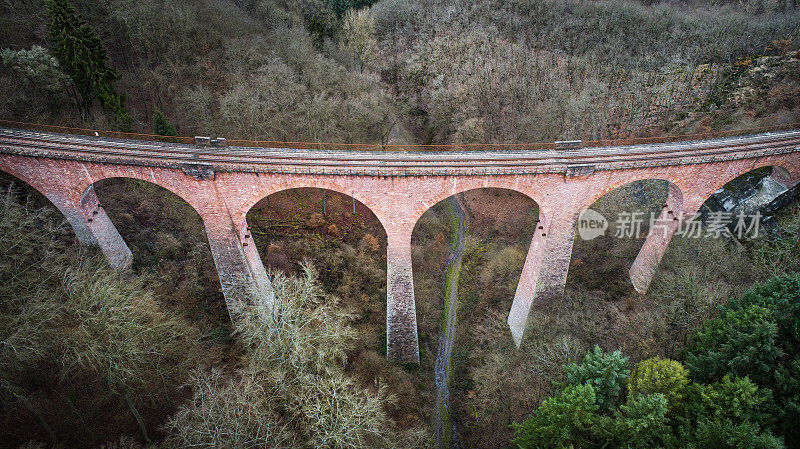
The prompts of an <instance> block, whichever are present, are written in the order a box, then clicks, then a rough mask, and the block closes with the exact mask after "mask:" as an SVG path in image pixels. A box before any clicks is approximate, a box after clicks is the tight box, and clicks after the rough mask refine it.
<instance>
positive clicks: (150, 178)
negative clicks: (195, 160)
mask: <svg viewBox="0 0 800 449" xmlns="http://www.w3.org/2000/svg"><path fill="white" fill-rule="evenodd" d="M93 168H94V167H91V166H88V164H87V171H88V173H89V175H90V176H91V179H90V180H89V181H88V182H86V183H84V184H88V185H84V186H82V190H81V206H83V205H84V204H83V202H84V200H85V199H86V195H87V193H88V192H89V191H90V190H93V189H94V186H95V185H96V184H97V183H98V182H100V181H104V180H107V179H115V178H120V179H135V180H137V181H143V182H146V183H148V184H152V185H155V186H158V187H161V188H162V189H164V190H166V191H168V192H170V193H172V194H173V195H175V196H177V197H178V198H180V199H181V200H183V202H185V203H186V204H188V205H189V206H191V207H192V209H193V210H194V211H195V213H197V214H198V215H199V216H200V217H202V216H203V215H202V214H201V213H200V211H201V210H202V206H201V205H200V204H199V203H198V202H197V201H196V198H195V195H193V194H192V192H191V190H190V189H191V186H192V185H193V184H194V180H193V179H192V178H191V177H189V176H186V175H184V174H183V173H181V172H178V171H177V170H163V169H153V168H149V167H134V168H133V169H128V170H125V167H124V166H123V167H115V169H111V170H104V169H102V168H104V167H102V168H101V170H94V169H93ZM190 180H191V181H190ZM173 184H174V185H173Z"/></svg>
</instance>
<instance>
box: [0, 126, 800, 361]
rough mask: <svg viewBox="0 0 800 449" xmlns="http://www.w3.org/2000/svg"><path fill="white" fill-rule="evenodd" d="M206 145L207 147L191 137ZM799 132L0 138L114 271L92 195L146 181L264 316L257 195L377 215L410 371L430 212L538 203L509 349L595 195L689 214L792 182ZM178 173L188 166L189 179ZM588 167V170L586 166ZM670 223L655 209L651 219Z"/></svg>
mask: <svg viewBox="0 0 800 449" xmlns="http://www.w3.org/2000/svg"><path fill="white" fill-rule="evenodd" d="M201 143H202V144H203V145H208V144H210V140H209V141H208V142H206V140H205V139H201ZM798 144H800V131H789V132H782V133H768V134H764V135H757V136H749V137H740V138H728V139H715V140H710V141H697V142H682V143H672V144H659V145H639V146H631V147H620V148H581V149H579V150H574V149H573V150H565V151H556V150H547V151H487V152H466V153H464V152H461V153H455V152H453V153H391V152H385V153H381V152H367V151H352V152H344V151H338V152H337V151H328V150H302V149H269V148H266V149H258V148H238V147H219V148H214V149H213V151H208V150H209V148H208V147H207V146H205V147H197V146H192V145H180V144H163V143H154V142H138V141H125V140H121V139H102V138H99V139H98V138H91V139H90V138H85V137H82V136H75V137H74V138H73V137H68V136H67V137H65V136H63V135H48V134H46V133H31V132H26V131H19V130H10V129H7V128H0V170H3V171H6V172H8V173H10V174H12V175H14V176H16V177H18V178H19V179H21V180H23V181H24V182H27V183H28V184H30V185H31V186H33V187H34V188H36V189H37V190H39V191H40V192H42V193H43V194H44V195H45V196H46V197H47V198H48V199H49V200H50V201H52V202H53V204H54V205H55V206H56V207H57V208H58V209H59V210H60V211H61V212H62V213H63V214H64V216H65V217H66V218H67V220H68V221H69V223H70V224H71V225H72V227H73V228H74V229H75V233H76V234H77V236H78V238H79V240H80V241H81V242H83V243H86V244H97V245H100V246H101V248H102V250H103V252H104V254H106V256H107V257H108V259H109V262H110V263H111V264H112V265H115V266H118V267H124V266H126V265H127V264H129V263H130V262H129V261H130V250H129V249H128V247H127V245H125V242H124V241H122V238H121V237H120V236H119V233H118V232H117V230H116V229H115V228H114V226H113V224H112V223H111V221H110V220H109V219H108V217H107V216H106V214H105V212H104V211H103V210H102V207H101V206H100V205H99V204H97V198H96V196H95V195H94V191H93V189H92V185H93V184H94V183H95V182H97V181H100V180H102V179H107V178H115V177H122V178H134V179H140V180H144V181H147V182H151V183H154V184H157V185H159V186H161V187H164V188H166V189H168V190H170V191H171V192H173V193H175V194H176V195H178V196H179V197H181V198H182V199H184V200H185V201H186V202H187V203H189V204H190V205H191V206H192V207H193V208H194V209H195V210H196V211H197V212H198V214H199V215H200V216H201V217H202V219H203V224H204V226H205V228H206V234H207V235H208V240H209V244H210V246H211V251H212V255H213V257H214V263H215V265H216V267H217V271H218V272H219V278H220V282H221V284H222V290H223V293H224V294H225V299H226V301H227V303H228V309H229V312H230V313H231V315H232V317H233V318H234V319H235V317H236V314H237V313H238V311H240V310H241V307H243V306H245V305H247V304H263V305H266V306H268V307H270V306H271V305H272V304H273V302H274V295H273V294H272V288H271V285H270V282H269V278H268V276H267V274H266V270H265V269H264V265H263V263H262V262H261V257H260V256H259V254H258V251H257V249H256V247H255V244H254V243H253V242H252V236H250V235H249V232H248V229H247V222H246V220H245V217H246V215H247V212H248V211H249V210H250V208H251V207H252V206H253V205H255V204H256V203H257V202H258V201H260V200H261V199H262V198H264V197H266V196H268V195H270V194H272V193H275V192H278V191H281V190H286V189H294V188H300V187H317V188H322V189H329V190H333V191H336V192H340V193H343V194H346V195H349V196H351V197H353V198H355V199H357V200H358V201H360V202H361V203H363V204H364V205H365V206H366V207H368V208H369V209H370V210H372V211H373V213H375V215H376V216H377V218H378V220H379V221H380V222H381V224H382V225H383V227H384V230H385V231H386V234H387V241H388V253H387V282H388V285H387V298H386V302H387V310H386V324H387V353H388V356H389V358H391V359H392V360H397V361H400V362H408V363H415V362H418V361H419V345H418V342H417V325H416V306H415V303H414V285H413V277H412V271H411V246H410V245H411V232H412V230H413V229H414V225H415V224H416V222H417V220H418V219H419V217H420V216H421V215H422V214H423V213H424V212H425V211H426V210H427V209H428V208H430V207H431V206H433V205H434V204H436V203H437V202H439V201H442V200H444V199H446V198H447V197H449V196H451V195H454V194H456V193H460V192H464V191H467V190H472V189H480V188H487V187H493V188H502V189H508V190H513V191H516V192H519V193H522V194H524V195H526V196H528V197H530V198H531V199H533V200H534V201H535V202H536V203H537V204H538V206H539V210H540V218H541V220H542V222H541V223H540V224H541V226H542V229H537V232H536V233H535V234H534V236H533V238H532V240H531V246H530V250H529V252H528V256H527V258H526V261H525V266H524V268H523V272H522V276H521V278H520V282H519V285H518V287H517V290H516V293H515V296H514V302H513V305H512V308H511V311H510V313H509V316H508V323H509V326H510V327H511V332H512V336H513V338H514V340H515V342H516V343H517V344H519V343H520V342H521V341H522V337H523V334H524V330H525V325H526V323H527V319H528V314H529V311H530V308H531V307H533V306H537V307H547V304H548V302H547V299H548V298H549V297H552V296H556V295H560V294H561V293H562V292H563V289H564V285H565V282H566V278H567V272H568V269H569V259H570V256H571V251H572V244H573V240H574V236H575V223H576V220H577V217H578V214H579V213H580V212H581V211H583V210H584V209H586V208H588V207H589V206H591V205H592V204H593V203H594V202H595V201H596V200H597V199H599V198H600V197H602V196H603V195H605V194H606V193H608V192H610V191H612V190H614V189H616V188H619V187H621V186H624V185H626V184H629V183H632V182H634V181H638V180H646V179H658V180H664V181H667V182H669V185H670V193H669V197H668V200H667V206H668V208H667V211H669V210H671V211H672V212H673V213H676V212H678V213H679V212H681V211H682V212H684V213H689V212H693V211H695V210H697V209H698V208H699V207H700V205H702V204H703V202H704V201H705V200H706V199H707V198H708V197H709V196H710V195H711V194H712V193H713V192H714V191H715V190H717V189H718V188H720V187H721V186H723V185H724V184H726V183H728V182H729V181H731V180H733V179H734V178H736V177H737V176H740V175H742V174H744V173H747V172H749V171H751V170H754V169H756V168H760V167H765V166H772V167H776V169H775V171H774V174H773V177H774V178H775V179H776V180H778V181H779V182H781V183H783V184H784V185H787V186H789V185H796V184H797V183H798V182H800V147H798ZM187 167H188V168H187ZM590 167H591V169H590ZM666 213H667V212H665V211H662V214H666ZM674 232H675V229H674V228H670V227H667V228H666V232H665V233H664V234H657V235H654V236H651V237H649V238H648V239H647V240H646V241H645V244H644V245H643V247H642V249H641V251H640V253H639V256H638V257H637V258H636V261H635V262H634V264H633V266H632V267H631V270H630V275H631V281H632V282H633V284H634V286H635V287H636V289H637V290H639V291H645V290H646V289H647V287H648V286H649V284H650V280H651V279H652V277H653V274H654V273H655V270H656V267H657V265H658V263H659V262H660V260H661V257H662V256H663V254H664V251H665V250H666V247H667V245H668V244H669V240H670V239H671V237H672V235H673V234H674Z"/></svg>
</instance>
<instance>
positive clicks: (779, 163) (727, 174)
mask: <svg viewBox="0 0 800 449" xmlns="http://www.w3.org/2000/svg"><path fill="white" fill-rule="evenodd" d="M764 167H772V168H773V169H774V168H775V167H777V168H779V169H781V170H785V171H786V173H787V174H789V175H790V176H793V179H794V180H796V179H797V178H798V177H800V170H798V168H797V167H793V166H792V165H791V164H790V163H789V162H788V161H783V160H778V159H767V160H757V161H755V162H754V163H753V164H751V165H746V166H744V167H741V168H738V169H735V170H729V171H722V173H721V175H722V176H720V177H719V179H721V180H722V181H717V182H716V183H715V184H714V185H713V186H712V188H711V189H710V190H709V191H708V192H704V194H703V202H705V201H707V200H708V198H709V197H710V196H711V194H713V193H714V192H716V191H717V190H719V189H721V188H722V187H724V186H725V185H726V184H728V183H729V182H731V181H733V180H735V179H736V178H738V177H740V176H744V175H746V174H748V173H750V172H752V171H755V170H758V169H760V168H764Z"/></svg>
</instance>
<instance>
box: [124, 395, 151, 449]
mask: <svg viewBox="0 0 800 449" xmlns="http://www.w3.org/2000/svg"><path fill="white" fill-rule="evenodd" d="M125 402H127V403H128V408H130V409H131V413H133V417H134V418H136V424H138V425H139V430H140V431H141V432H142V439H143V440H144V442H145V444H150V443H151V442H152V441H151V440H150V437H149V436H147V428H146V427H145V425H144V420H142V415H140V414H139V411H138V410H136V406H135V405H133V401H132V400H131V397H130V395H129V394H128V392H127V391H126V392H125Z"/></svg>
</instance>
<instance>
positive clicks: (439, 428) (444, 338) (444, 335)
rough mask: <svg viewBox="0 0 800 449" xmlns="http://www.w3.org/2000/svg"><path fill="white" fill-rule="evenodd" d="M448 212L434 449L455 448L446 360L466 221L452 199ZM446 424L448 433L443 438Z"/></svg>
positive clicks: (454, 324)
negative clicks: (447, 251)
mask: <svg viewBox="0 0 800 449" xmlns="http://www.w3.org/2000/svg"><path fill="white" fill-rule="evenodd" d="M447 201H448V209H449V213H450V217H451V220H450V232H451V241H450V254H449V255H448V257H447V263H446V265H445V281H444V287H445V292H444V294H445V317H444V323H443V328H442V332H441V334H440V336H439V347H438V349H437V352H436V367H435V375H436V379H435V380H436V447H437V449H442V448H443V446H444V445H445V444H446V440H449V442H450V444H449V446H450V448H457V447H459V446H458V434H457V433H456V423H455V420H453V417H452V415H451V414H450V388H449V382H450V357H451V354H452V351H453V340H454V339H455V329H456V312H457V311H458V278H459V274H460V272H461V260H462V259H463V257H464V234H465V233H466V218H465V216H464V210H463V209H462V208H461V204H460V203H459V199H458V198H457V197H456V196H451V197H450V198H448V200H447ZM448 423H449V427H450V434H449V435H446V433H445V432H446V430H447V425H446V424H448Z"/></svg>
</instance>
